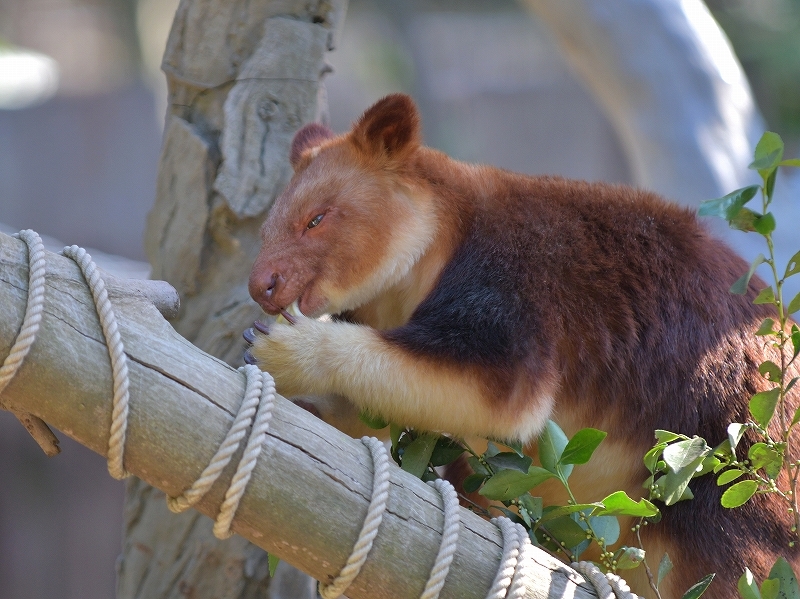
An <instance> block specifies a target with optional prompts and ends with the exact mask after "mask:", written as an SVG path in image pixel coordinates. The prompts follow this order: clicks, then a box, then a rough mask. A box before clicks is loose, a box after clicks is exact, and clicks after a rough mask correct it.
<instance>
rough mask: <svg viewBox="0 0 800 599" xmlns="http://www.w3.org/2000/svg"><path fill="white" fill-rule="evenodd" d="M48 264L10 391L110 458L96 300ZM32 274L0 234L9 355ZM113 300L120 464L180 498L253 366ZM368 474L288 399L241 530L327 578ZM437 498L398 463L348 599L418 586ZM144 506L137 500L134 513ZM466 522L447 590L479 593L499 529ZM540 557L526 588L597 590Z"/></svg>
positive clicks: (366, 489) (1, 311)
mask: <svg viewBox="0 0 800 599" xmlns="http://www.w3.org/2000/svg"><path fill="white" fill-rule="evenodd" d="M47 269H48V275H47V291H46V297H45V303H44V313H43V319H42V324H41V328H40V330H39V336H38V338H37V340H36V342H35V343H34V345H33V347H32V348H31V351H30V353H29V354H28V356H27V358H26V360H25V362H24V364H23V365H22V368H21V369H20V371H19V372H18V373H17V376H16V378H14V379H13V380H12V381H11V383H10V384H9V386H8V387H7V388H6V390H5V392H4V394H3V397H2V400H3V403H4V405H5V406H6V407H8V408H10V409H13V410H20V411H26V412H30V413H32V414H34V415H36V416H37V417H40V418H42V419H44V420H46V421H47V422H48V423H50V424H51V425H53V426H55V427H56V428H58V429H60V430H62V431H63V432H65V433H66V434H68V435H69V436H71V437H72V438H74V439H76V440H77V441H78V442H80V443H82V444H84V445H86V446H87V447H89V448H90V449H92V450H93V451H95V452H97V453H100V454H101V455H105V452H106V445H107V443H108V435H109V431H108V426H109V423H110V410H111V401H110V397H111V389H112V381H111V374H110V367H109V359H108V355H107V348H106V346H105V342H104V341H103V336H102V333H101V331H100V326H99V323H98V320H97V316H96V313H95V308H94V304H93V303H92V299H91V296H90V294H89V292H88V290H87V288H86V286H85V284H84V282H83V278H82V276H81V274H80V272H79V270H78V268H77V266H76V265H75V264H74V263H72V262H71V261H70V260H68V259H66V258H64V257H61V256H57V255H54V254H49V253H48V255H47ZM27 276H28V268H27V263H26V249H25V246H24V244H23V243H22V242H21V241H19V240H15V239H13V238H11V237H8V236H6V235H2V234H0V358H2V357H4V356H5V355H7V354H8V352H9V349H10V347H11V344H12V343H13V341H14V337H15V336H16V331H17V329H18V328H19V323H20V322H21V321H22V318H23V313H24V308H25V301H26V297H27ZM112 301H113V302H114V308H115V311H116V313H117V318H118V321H119V325H120V333H121V336H122V339H123V342H124V343H125V346H126V354H127V355H128V359H129V369H130V379H131V386H130V389H131V408H130V423H129V428H128V437H127V445H126V457H125V467H126V468H127V469H128V470H129V471H131V472H133V473H134V474H136V475H137V476H138V477H140V478H141V479H143V480H145V481H147V482H148V483H150V484H152V485H153V486H155V487H158V488H159V489H161V490H163V491H164V492H166V493H169V494H170V495H177V494H178V493H180V492H181V491H182V490H183V489H185V488H187V487H188V486H189V485H191V483H192V482H193V480H194V478H195V477H197V476H198V475H199V474H200V472H201V471H202V470H203V468H204V467H205V466H206V464H207V462H208V460H209V459H210V458H211V457H212V455H213V453H214V451H215V450H216V448H217V446H218V445H219V444H220V443H221V441H222V439H223V438H224V436H225V433H226V431H227V429H228V428H229V427H230V425H231V423H232V421H233V417H234V415H235V413H236V410H237V408H238V404H239V403H240V402H241V398H242V396H243V393H244V376H243V375H242V374H240V373H239V372H237V371H236V370H234V369H233V368H231V367H230V366H228V365H226V364H225V363H223V362H221V361H220V360H217V359H215V358H213V357H211V356H209V355H207V354H205V353H203V352H202V351H200V350H199V349H198V348H197V347H195V346H193V345H192V344H191V343H189V342H187V341H186V340H185V339H183V338H182V337H181V336H180V335H178V334H177V333H176V332H175V331H174V329H173V328H172V327H171V326H170V325H169V324H168V323H167V322H166V321H165V320H164V319H163V318H162V317H161V315H160V314H159V312H158V311H157V310H156V309H155V307H154V306H153V305H152V304H150V303H149V302H148V301H147V300H146V299H145V298H144V297H142V296H140V295H131V296H119V297H116V298H115V299H113V300H112ZM235 461H236V460H234V462H235ZM234 467H235V466H234V463H232V464H231V466H230V467H229V468H228V470H226V472H225V473H224V474H223V475H222V477H221V478H220V481H218V482H217V484H215V485H214V487H212V489H211V491H210V492H209V494H208V495H207V496H206V497H205V498H203V499H202V500H201V501H200V503H199V504H198V505H197V510H198V511H200V512H201V513H204V514H206V515H209V516H212V517H213V516H214V515H215V514H216V511H217V509H218V506H219V504H220V502H221V501H222V499H223V495H224V492H225V486H226V484H227V482H228V481H229V480H230V477H231V476H232V474H233V472H232V470H233V469H234ZM371 472H372V463H371V458H370V455H369V452H368V451H367V449H366V448H365V447H364V446H363V445H362V444H361V443H359V442H357V441H354V440H353V439H350V438H349V437H347V436H345V435H344V434H342V433H340V432H339V431H337V430H335V429H333V428H331V427H329V426H328V425H326V424H324V423H323V422H322V421H320V420H317V419H315V418H313V417H311V416H310V415H308V414H307V413H306V412H304V411H303V410H302V409H300V408H298V407H296V406H294V405H292V404H291V403H290V402H287V401H285V400H282V399H281V398H279V399H278V403H277V405H276V406H275V412H274V416H273V420H272V424H271V428H270V432H269V435H268V437H267V441H266V443H265V447H264V451H263V453H262V455H261V457H260V458H259V461H258V463H257V465H256V468H255V471H254V473H253V478H252V480H251V482H250V485H249V487H248V490H247V492H246V493H245V496H244V498H243V499H242V502H241V505H240V507H239V511H238V513H237V516H236V518H235V520H234V524H233V529H234V530H235V531H236V532H237V533H238V534H239V535H241V536H242V537H244V538H246V539H248V540H250V541H251V542H253V543H255V544H256V545H258V546H259V547H262V548H264V549H266V550H267V551H270V552H273V553H274V554H275V555H277V556H278V557H280V558H281V559H283V560H286V561H288V562H289V563H291V564H293V565H295V566H297V567H298V568H300V569H301V570H303V571H305V572H307V573H309V574H311V575H312V576H313V577H315V578H317V579H320V580H331V578H332V577H333V576H335V575H336V574H337V573H338V570H339V568H341V566H342V564H343V563H344V562H345V560H346V559H347V557H348V555H349V553H350V550H351V549H352V545H353V543H354V542H355V539H356V537H357V535H358V531H359V529H360V526H361V523H362V520H363V518H364V515H365V514H366V511H367V506H368V503H369V497H370V493H371V486H372V474H371ZM159 500H160V499H159ZM440 505H441V500H440V498H439V496H438V494H437V493H436V492H435V491H434V490H433V489H431V488H430V487H429V486H427V485H425V484H423V483H422V482H421V481H419V480H418V479H416V478H414V477H412V476H410V475H408V474H407V473H405V472H402V471H401V470H400V469H399V468H395V467H392V473H391V490H390V497H389V504H388V512H387V514H386V515H385V516H384V520H383V524H382V525H381V529H380V533H379V535H378V538H377V539H376V542H375V545H374V547H373V550H372V552H371V554H370V558H369V560H368V561H367V564H366V565H365V567H364V569H363V570H362V573H361V575H360V576H359V577H358V579H357V580H356V581H355V582H354V584H353V586H352V587H351V588H350V589H349V591H348V596H349V597H350V598H351V599H360V598H364V599H367V598H370V599H380V598H381V597H386V598H389V597H391V598H393V599H406V598H408V599H412V598H416V597H418V596H419V594H420V592H421V590H422V588H423V586H424V584H425V581H426V580H427V578H428V575H429V572H430V568H431V566H432V564H433V561H434V556H435V554H436V551H437V549H438V546H439V542H440V539H441V530H442V524H443V522H442V511H441V507H440ZM140 507H141V506H140ZM143 509H145V508H143ZM139 515H141V514H140V513H137V510H136V509H135V508H133V507H131V506H129V512H128V517H129V518H135V517H138V516H139ZM461 519H462V528H461V531H460V539H459V549H458V552H457V554H456V556H455V560H454V562H453V566H452V569H451V571H450V574H449V576H448V579H447V583H446V584H445V587H444V590H443V592H442V595H441V596H442V598H443V599H445V598H452V599H456V598H458V599H471V598H476V599H478V598H482V597H484V596H485V594H486V591H487V590H488V588H489V586H490V585H491V582H492V580H493V578H494V575H495V570H496V568H497V565H498V563H499V559H500V547H501V539H500V534H499V531H498V530H497V529H496V528H495V527H494V526H493V525H491V524H490V523H488V522H486V521H485V520H483V519H481V518H479V517H478V516H476V515H474V514H471V513H469V512H467V511H466V510H463V509H462V511H461ZM190 529H191V527H188V528H187V531H189V530H190ZM195 557H197V556H195ZM176 558H177V559H179V560H180V559H184V560H187V559H190V558H192V556H176ZM535 559H536V563H537V567H536V572H537V574H536V576H535V579H534V580H533V581H532V582H531V585H530V587H529V590H528V593H527V595H526V597H530V598H532V597H548V596H550V597H561V596H570V597H573V596H574V597H591V596H593V595H592V594H590V593H589V592H587V591H586V590H585V588H584V585H583V584H580V585H579V584H578V582H577V581H579V580H580V578H579V577H577V575H575V573H573V572H572V571H571V570H570V569H569V568H567V567H566V566H564V565H563V564H561V563H560V562H558V561H557V560H555V559H554V558H552V557H551V556H549V555H547V554H545V553H543V552H541V551H538V550H536V558H535ZM237 578H238V577H237Z"/></svg>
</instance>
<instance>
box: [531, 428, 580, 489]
mask: <svg viewBox="0 0 800 599" xmlns="http://www.w3.org/2000/svg"><path fill="white" fill-rule="evenodd" d="M567 443H569V439H567V436H566V435H565V434H564V431H562V430H561V427H559V426H558V425H557V424H556V423H555V422H553V421H552V420H548V421H547V424H546V425H545V427H544V430H543V431H542V434H541V435H539V461H540V462H541V463H542V466H543V467H544V469H545V470H547V471H549V472H552V473H553V474H558V472H559V460H560V459H561V454H562V453H563V452H564V448H565V447H566V446H567ZM560 470H561V474H562V476H563V477H564V478H568V477H569V475H570V474H571V473H572V466H571V465H566V466H563V467H561V468H560Z"/></svg>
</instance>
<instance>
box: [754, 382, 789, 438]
mask: <svg viewBox="0 0 800 599" xmlns="http://www.w3.org/2000/svg"><path fill="white" fill-rule="evenodd" d="M780 394H781V390H780V389H779V388H778V387H776V388H775V389H770V390H769V391H762V392H761V393H756V394H755V395H754V396H753V397H752V398H750V414H751V415H752V416H753V420H755V421H756V422H757V423H758V424H759V425H760V426H761V427H762V428H766V427H767V425H768V424H769V421H770V420H772V416H773V414H775V406H776V405H778V398H779V396H780Z"/></svg>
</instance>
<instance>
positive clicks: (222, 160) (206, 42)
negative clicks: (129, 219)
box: [118, 0, 347, 599]
mask: <svg viewBox="0 0 800 599" xmlns="http://www.w3.org/2000/svg"><path fill="white" fill-rule="evenodd" d="M346 5H347V2H346V0H330V1H326V0H317V1H312V2H307V1H305V0H303V1H300V0H262V1H260V2H247V1H246V0H237V1H234V2H229V1H227V0H182V1H181V3H180V6H179V7H178V11H177V13H176V16H175V21H174V23H173V27H172V31H171V33H170V37H169V41H168V42H167V49H166V52H165V55H164V61H163V64H162V68H163V70H164V72H165V73H166V75H167V80H168V85H169V109H168V111H167V117H166V126H165V133H164V142H163V150H162V155H161V163H160V167H159V177H158V184H157V193H156V202H155V206H154V208H153V210H152V212H151V213H150V215H149V217H148V222H147V231H146V238H145V245H146V250H147V253H148V257H149V259H150V262H151V263H152V266H153V274H152V277H153V278H155V279H164V280H166V281H169V282H170V283H171V284H172V285H174V286H175V288H176V289H177V290H178V292H179V294H180V297H181V311H180V315H179V316H178V318H176V319H175V320H173V321H172V324H173V326H174V327H175V328H176V329H177V331H178V332H179V333H180V334H181V335H183V336H184V337H186V338H187V339H189V340H190V341H191V342H192V343H194V344H195V345H197V346H198V347H200V348H201V349H203V350H205V351H206V352H208V353H210V354H212V355H215V356H217V357H218V358H220V359H222V360H224V361H226V362H228V363H229V364H232V365H240V364H241V363H242V362H241V355H242V351H243V343H242V341H241V332H242V331H243V330H244V329H245V328H247V327H248V326H250V325H251V323H252V321H253V320H255V319H256V318H258V317H259V316H261V315H262V313H261V311H260V309H259V308H258V306H257V305H256V304H255V303H254V302H253V301H252V300H251V299H250V297H249V295H248V292H247V284H246V281H247V277H248V273H249V269H250V266H251V264H252V263H253V260H254V258H255V254H256V252H257V251H258V247H259V238H258V228H259V226H260V224H261V221H262V220H263V218H264V215H265V213H266V210H267V209H268V208H269V206H270V204H271V203H272V201H273V199H274V198H275V196H276V194H277V193H278V192H279V191H280V190H281V189H282V188H283V186H284V185H285V184H286V182H287V181H288V179H289V177H290V175H291V169H290V166H289V163H288V155H289V146H290V143H291V139H292V136H293V135H294V132H295V131H296V130H297V129H298V128H300V127H301V126H302V125H304V124H305V123H308V122H311V121H314V120H325V114H326V111H327V105H326V104H327V103H326V100H325V94H324V86H323V84H322V78H323V76H324V75H325V73H326V72H327V71H328V70H329V69H328V67H327V63H326V62H325V55H326V53H327V52H328V51H330V50H333V48H334V41H335V37H336V35H337V32H338V31H339V30H340V29H341V26H342V23H343V20H344V13H345V10H346ZM125 517H126V520H125V542H124V549H123V556H122V559H121V561H120V567H119V587H118V597H119V598H120V599H133V598H136V597H142V598H145V597H147V598H151V597H184V596H186V595H187V594H188V595H191V596H192V597H193V598H196V599H201V598H203V597H208V598H211V597H215V598H216V597H226V598H239V597H241V598H251V597H265V596H268V597H272V598H274V599H278V598H280V599H284V598H285V599H290V598H291V599H305V598H306V597H314V596H316V591H315V585H314V583H313V581H312V580H310V579H309V578H307V577H305V576H303V575H300V574H299V573H295V574H292V572H286V571H283V572H281V576H280V577H278V578H279V580H281V581H282V582H281V583H280V584H273V585H272V588H269V580H268V578H267V561H266V554H265V553H264V552H263V551H262V550H261V549H259V548H257V547H255V546H253V545H251V544H250V543H248V542H247V541H245V540H244V539H242V538H241V537H235V538H233V539H230V540H228V541H224V542H221V541H218V540H217V539H215V538H214V537H213V536H212V534H211V521H210V520H209V519H208V518H205V517H203V516H200V515H199V514H197V513H196V512H190V513H185V514H182V515H179V516H175V515H174V514H172V513H170V512H169V511H168V510H167V509H166V507H165V504H164V498H163V494H162V493H160V492H158V491H156V490H155V489H153V488H152V487H150V486H149V485H147V484H144V483H142V482H141V481H138V480H133V481H131V482H130V483H129V484H128V487H127V499H126V511H125ZM285 567H286V566H281V568H285ZM281 589H283V590H281Z"/></svg>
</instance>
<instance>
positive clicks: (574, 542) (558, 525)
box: [543, 516, 586, 548]
mask: <svg viewBox="0 0 800 599" xmlns="http://www.w3.org/2000/svg"><path fill="white" fill-rule="evenodd" d="M543 528H544V529H545V530H546V531H547V533H548V535H549V536H551V537H553V538H554V539H556V540H558V541H559V542H563V543H564V545H566V546H567V547H569V548H572V547H577V546H578V545H580V544H581V543H583V542H584V541H585V540H586V531H585V530H584V529H583V528H581V526H580V525H579V524H578V523H577V522H575V520H573V519H572V518H570V517H569V516H562V517H561V518H556V519H555V520H551V521H550V522H548V523H547V525H546V526H544V527H543Z"/></svg>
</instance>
